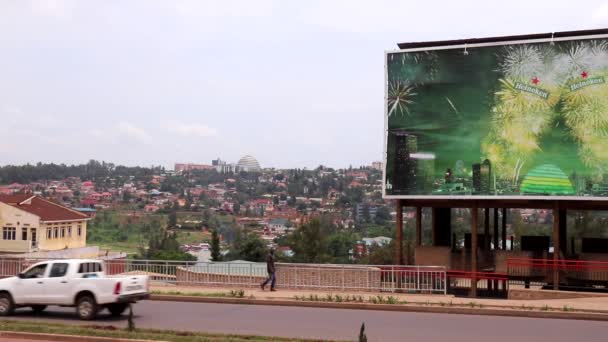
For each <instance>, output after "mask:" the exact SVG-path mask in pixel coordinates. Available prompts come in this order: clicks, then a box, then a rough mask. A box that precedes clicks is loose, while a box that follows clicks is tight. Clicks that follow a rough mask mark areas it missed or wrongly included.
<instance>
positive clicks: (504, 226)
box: [501, 208, 507, 251]
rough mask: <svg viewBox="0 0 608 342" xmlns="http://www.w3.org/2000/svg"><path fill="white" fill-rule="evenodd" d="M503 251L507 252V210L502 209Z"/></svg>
mask: <svg viewBox="0 0 608 342" xmlns="http://www.w3.org/2000/svg"><path fill="white" fill-rule="evenodd" d="M501 238H502V250H503V251H506V250H507V208H502V236H501Z"/></svg>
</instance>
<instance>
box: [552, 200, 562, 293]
mask: <svg viewBox="0 0 608 342" xmlns="http://www.w3.org/2000/svg"><path fill="white" fill-rule="evenodd" d="M560 216H561V215H560V214H559V207H558V204H557V202H556V203H555V205H554V207H553V289H554V290H559V269H558V261H559V250H560V241H559V238H560V234H559V227H560Z"/></svg>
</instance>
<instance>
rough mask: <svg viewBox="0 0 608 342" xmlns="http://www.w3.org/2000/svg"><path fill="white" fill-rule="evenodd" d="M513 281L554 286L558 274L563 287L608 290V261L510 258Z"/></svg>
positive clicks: (509, 269)
mask: <svg viewBox="0 0 608 342" xmlns="http://www.w3.org/2000/svg"><path fill="white" fill-rule="evenodd" d="M507 273H508V275H509V279H510V280H511V282H516V281H519V282H523V283H524V284H525V285H526V287H528V286H530V285H540V286H546V285H548V284H552V283H553V281H554V279H555V278H554V277H555V276H556V273H557V275H558V279H559V282H560V286H562V285H563V286H564V287H572V288H581V289H584V288H596V287H597V286H598V285H600V286H602V287H603V288H607V287H608V262H606V261H586V260H561V259H560V260H553V259H525V258H509V259H507Z"/></svg>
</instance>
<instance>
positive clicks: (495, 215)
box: [492, 208, 498, 250]
mask: <svg viewBox="0 0 608 342" xmlns="http://www.w3.org/2000/svg"><path fill="white" fill-rule="evenodd" d="M492 235H493V236H492V242H493V244H494V250H498V208H494V233H493V234H492Z"/></svg>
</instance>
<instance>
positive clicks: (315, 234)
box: [290, 218, 328, 263]
mask: <svg viewBox="0 0 608 342" xmlns="http://www.w3.org/2000/svg"><path fill="white" fill-rule="evenodd" d="M327 235H328V234H327V232H324V229H323V227H322V225H321V221H320V220H319V219H317V218H314V219H312V220H311V221H310V222H309V223H307V224H304V225H302V226H300V227H299V228H298V229H296V231H295V232H293V233H292V234H291V235H290V245H291V246H292V249H293V251H294V254H295V259H296V260H297V261H299V262H307V263H322V262H323V261H325V260H326V259H327V254H326V251H327V247H326V246H327Z"/></svg>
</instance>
